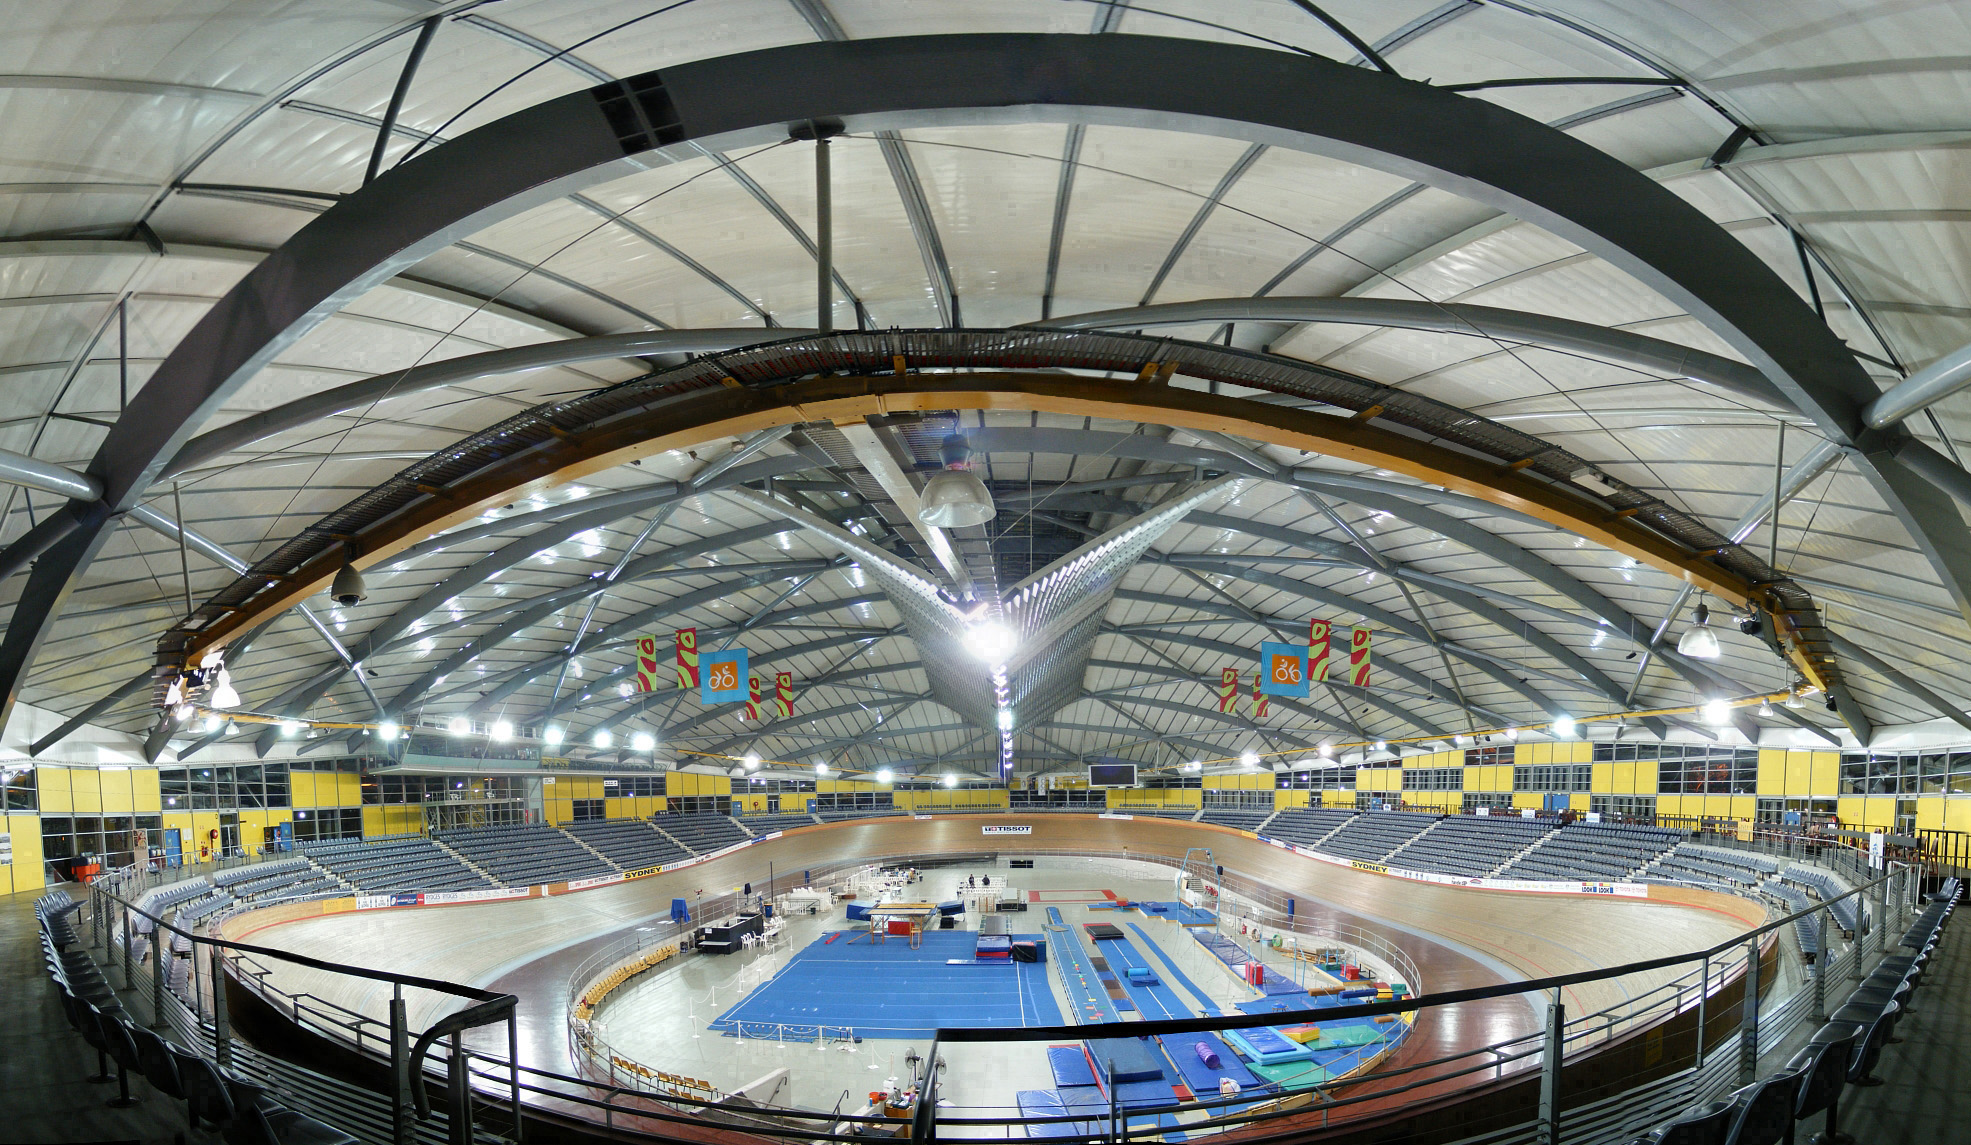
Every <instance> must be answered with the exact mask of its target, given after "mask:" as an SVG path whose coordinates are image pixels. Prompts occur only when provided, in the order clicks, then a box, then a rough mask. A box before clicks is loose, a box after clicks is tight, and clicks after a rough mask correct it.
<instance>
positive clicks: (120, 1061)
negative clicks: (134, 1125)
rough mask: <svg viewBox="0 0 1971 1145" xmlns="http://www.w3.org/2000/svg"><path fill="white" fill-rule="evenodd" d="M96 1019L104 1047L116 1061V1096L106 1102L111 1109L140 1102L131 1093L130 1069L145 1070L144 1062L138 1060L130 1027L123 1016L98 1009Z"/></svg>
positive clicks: (125, 1107) (112, 1059) (127, 1106)
mask: <svg viewBox="0 0 1971 1145" xmlns="http://www.w3.org/2000/svg"><path fill="white" fill-rule="evenodd" d="M96 1021H97V1023H98V1024H99V1026H100V1028H101V1031H102V1039H103V1049H104V1050H105V1051H106V1052H107V1053H108V1054H109V1056H110V1060H111V1061H114V1062H115V1063H116V1096H115V1097H114V1098H112V1099H110V1100H109V1101H107V1102H105V1103H104V1104H106V1105H108V1106H109V1107H110V1108H111V1109H127V1108H129V1107H130V1106H133V1105H136V1104H138V1099H137V1098H135V1097H132V1096H131V1095H130V1071H132V1070H136V1071H138V1072H139V1073H141V1072H143V1064H142V1063H141V1062H139V1061H138V1060H137V1043H136V1042H135V1041H134V1040H132V1039H131V1037H130V1027H129V1025H128V1024H126V1023H125V1022H124V1020H123V1019H122V1018H121V1017H118V1016H117V1015H115V1014H105V1013H103V1012H102V1011H100V1010H98V1011H96Z"/></svg>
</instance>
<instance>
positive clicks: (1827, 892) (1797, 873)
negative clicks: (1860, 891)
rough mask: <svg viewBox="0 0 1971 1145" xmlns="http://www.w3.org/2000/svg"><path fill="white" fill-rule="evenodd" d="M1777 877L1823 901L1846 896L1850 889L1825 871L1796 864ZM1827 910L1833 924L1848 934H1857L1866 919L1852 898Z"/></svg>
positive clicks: (1863, 912) (1843, 900) (1845, 899)
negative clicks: (1829, 912)
mask: <svg viewBox="0 0 1971 1145" xmlns="http://www.w3.org/2000/svg"><path fill="white" fill-rule="evenodd" d="M1779 877H1780V878H1782V879H1784V880H1785V881H1787V882H1789V883H1793V884H1794V885H1796V886H1802V887H1805V888H1807V889H1808V890H1810V891H1812V892H1814V894H1815V895H1816V896H1818V897H1819V898H1820V899H1821V900H1823V901H1826V900H1829V899H1832V898H1834V897H1835V896H1837V895H1844V894H1847V893H1848V891H1849V889H1850V888H1848V887H1847V886H1844V885H1843V884H1842V883H1841V882H1840V880H1838V879H1836V878H1835V877H1834V876H1833V875H1830V874H1828V873H1827V872H1825V871H1819V870H1815V869H1814V868H1812V867H1802V866H1799V865H1797V864H1796V865H1794V866H1790V867H1788V868H1786V870H1785V871H1784V872H1782V873H1781V874H1780V876H1779ZM1828 909H1829V910H1830V911H1831V912H1832V913H1833V915H1834V924H1835V925H1836V926H1838V927H1840V928H1841V929H1842V930H1844V931H1846V932H1847V933H1849V934H1855V933H1857V932H1858V930H1859V928H1860V925H1861V924H1862V923H1863V922H1864V921H1866V919H1867V917H1868V915H1867V913H1866V912H1865V911H1864V910H1863V909H1862V908H1861V907H1860V905H1859V904H1858V903H1857V902H1856V901H1855V899H1854V898H1853V897H1852V896H1850V897H1848V898H1844V899H1842V900H1841V901H1839V902H1837V903H1834V904H1833V905H1832V906H1831V907H1829V908H1828Z"/></svg>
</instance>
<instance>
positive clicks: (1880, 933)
mask: <svg viewBox="0 0 1971 1145" xmlns="http://www.w3.org/2000/svg"><path fill="white" fill-rule="evenodd" d="M1888 952H1889V880H1888V877H1887V876H1886V875H1885V876H1884V877H1883V880H1882V881H1881V882H1879V883H1876V884H1875V953H1877V954H1887V953H1888Z"/></svg>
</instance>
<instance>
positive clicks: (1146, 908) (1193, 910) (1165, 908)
mask: <svg viewBox="0 0 1971 1145" xmlns="http://www.w3.org/2000/svg"><path fill="white" fill-rule="evenodd" d="M1136 907H1137V909H1139V910H1141V911H1142V912H1143V913H1144V914H1153V915H1156V916H1157V917H1159V918H1171V919H1176V920H1177V921H1178V922H1181V923H1183V924H1184V925H1185V926H1210V925H1211V924H1212V923H1214V922H1217V921H1218V916H1217V915H1215V914H1213V913H1212V912H1210V911H1208V910H1201V909H1199V908H1198V907H1194V906H1185V905H1184V904H1183V903H1181V902H1139V903H1137V904H1136Z"/></svg>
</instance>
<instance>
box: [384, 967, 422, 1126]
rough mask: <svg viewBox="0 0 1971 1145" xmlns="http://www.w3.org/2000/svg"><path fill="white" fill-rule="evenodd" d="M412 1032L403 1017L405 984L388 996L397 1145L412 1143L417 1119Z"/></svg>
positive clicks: (392, 1109) (393, 1122) (392, 1112)
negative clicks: (413, 1102)
mask: <svg viewBox="0 0 1971 1145" xmlns="http://www.w3.org/2000/svg"><path fill="white" fill-rule="evenodd" d="M410 1066H411V1031H410V1025H409V1022H408V1020H407V1019H406V1018H405V1016H404V987H403V986H402V985H401V984H400V985H398V986H397V987H396V989H395V993H394V994H392V996H391V998H390V1136H391V1140H392V1141H394V1142H396V1145H414V1141H415V1139H416V1136H417V1122H416V1120H415V1119H414V1118H413V1117H412V1115H411V1072H410Z"/></svg>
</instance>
